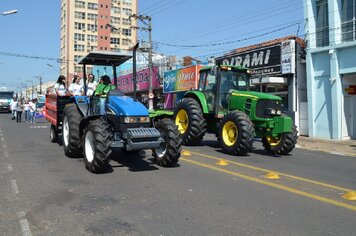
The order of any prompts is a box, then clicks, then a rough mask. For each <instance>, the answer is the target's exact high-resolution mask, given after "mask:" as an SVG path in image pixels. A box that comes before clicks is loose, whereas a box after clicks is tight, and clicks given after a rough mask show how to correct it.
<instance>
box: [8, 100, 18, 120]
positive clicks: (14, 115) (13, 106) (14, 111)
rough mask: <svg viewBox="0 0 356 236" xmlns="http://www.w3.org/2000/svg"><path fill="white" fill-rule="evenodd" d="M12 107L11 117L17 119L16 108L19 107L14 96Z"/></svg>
mask: <svg viewBox="0 0 356 236" xmlns="http://www.w3.org/2000/svg"><path fill="white" fill-rule="evenodd" d="M10 108H11V119H12V120H15V118H16V108H17V99H16V98H13V99H12V101H11V103H10Z"/></svg>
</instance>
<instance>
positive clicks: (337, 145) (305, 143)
mask: <svg viewBox="0 0 356 236" xmlns="http://www.w3.org/2000/svg"><path fill="white" fill-rule="evenodd" d="M296 147H297V148H302V149H308V150H312V151H320V152H328V153H332V154H336V155H343V156H352V157H356V140H343V141H336V140H322V139H314V138H309V137H305V136H299V137H298V141H297V145H296Z"/></svg>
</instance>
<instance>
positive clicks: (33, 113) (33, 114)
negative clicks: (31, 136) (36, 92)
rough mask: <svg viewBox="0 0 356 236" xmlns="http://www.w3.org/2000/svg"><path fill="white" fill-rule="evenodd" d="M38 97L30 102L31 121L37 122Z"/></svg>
mask: <svg viewBox="0 0 356 236" xmlns="http://www.w3.org/2000/svg"><path fill="white" fill-rule="evenodd" d="M36 101H37V100H36V99H33V100H32V101H30V102H29V105H30V114H31V115H30V122H31V123H36Z"/></svg>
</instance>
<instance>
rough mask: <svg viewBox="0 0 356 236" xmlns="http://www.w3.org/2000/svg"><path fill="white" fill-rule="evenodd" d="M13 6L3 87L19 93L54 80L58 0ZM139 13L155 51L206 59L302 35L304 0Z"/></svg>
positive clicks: (3, 5)
mask: <svg viewBox="0 0 356 236" xmlns="http://www.w3.org/2000/svg"><path fill="white" fill-rule="evenodd" d="M12 9H17V10H18V13H17V14H14V15H8V16H2V15H0V29H1V36H0V87H2V86H6V87H8V88H11V89H15V90H16V91H17V90H18V89H19V86H21V84H22V85H24V84H27V85H28V86H29V85H30V84H31V83H32V81H33V83H34V84H36V83H38V78H36V76H42V77H43V81H50V80H55V79H56V78H57V77H58V70H59V64H58V62H57V61H56V60H55V59H57V58H59V36H60V32H59V30H60V26H59V20H60V0H1V2H0V12H4V11H7V10H12ZM139 14H147V15H150V16H152V28H153V30H152V38H153V41H154V42H155V43H154V47H155V50H156V51H158V52H161V53H164V54H167V55H178V56H185V55H190V56H193V57H197V58H199V59H202V60H204V59H206V58H207V57H210V56H214V55H215V56H218V55H222V54H223V53H224V52H226V51H229V50H231V49H234V48H238V47H243V46H248V45H252V44H256V43H260V42H263V41H267V40H270V39H275V38H279V37H283V36H287V35H290V34H297V32H299V36H301V37H302V38H303V37H304V21H303V1H301V0H288V1H285V0H269V1H264V0H249V1H239V0H224V1H213V0H139ZM298 23H299V26H300V28H299V31H298ZM146 37H147V35H146V34H140V35H139V39H140V38H146ZM8 53H10V54H11V55H13V56H8V55H6V54H8ZM14 55H17V56H14ZM26 56H30V57H38V58H39V59H33V58H28V57H26ZM47 64H50V65H53V66H54V68H51V67H49V66H48V65H47Z"/></svg>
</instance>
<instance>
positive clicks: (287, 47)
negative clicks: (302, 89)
mask: <svg viewBox="0 0 356 236" xmlns="http://www.w3.org/2000/svg"><path fill="white" fill-rule="evenodd" d="M281 47H282V48H281V65H282V74H291V73H294V70H295V53H294V52H295V41H294V40H288V41H285V42H282V46H281Z"/></svg>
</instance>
